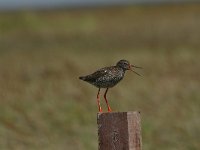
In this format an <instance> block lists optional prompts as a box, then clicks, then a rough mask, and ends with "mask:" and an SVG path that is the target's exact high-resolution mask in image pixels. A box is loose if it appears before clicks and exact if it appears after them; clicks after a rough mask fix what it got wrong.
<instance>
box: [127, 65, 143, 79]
mask: <svg viewBox="0 0 200 150" xmlns="http://www.w3.org/2000/svg"><path fill="white" fill-rule="evenodd" d="M133 68H139V69H142V67H138V66H135V65H130V67H129V70H131V71H132V72H134V73H135V74H137V75H139V76H141V75H140V74H139V73H137V72H136V71H134V70H133Z"/></svg>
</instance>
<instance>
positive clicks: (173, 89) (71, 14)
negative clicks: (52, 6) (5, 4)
mask: <svg viewBox="0 0 200 150" xmlns="http://www.w3.org/2000/svg"><path fill="white" fill-rule="evenodd" d="M120 59H127V60H129V61H130V62H131V63H133V64H135V65H138V66H141V67H143V68H144V69H143V70H140V73H141V74H142V77H139V76H137V75H135V74H134V73H132V72H127V73H126V77H125V79H124V80H123V81H122V82H121V83H119V84H118V85H117V86H116V87H114V88H112V89H110V90H109V92H108V99H109V102H110V105H111V107H112V109H113V110H114V111H129V110H130V111H135V110H139V111H141V114H142V138H143V149H145V150H160V149H162V150H199V149H200V142H199V139H200V117H199V115H200V5H180V6H179V5H174V6H170V5H167V6H164V5H162V6H129V7H116V8H98V9H80V10H78V9H76V10H60V11H40V12H33V11H31V12H30V11H22V12H10V13H0V149H1V150H57V149H59V150H66V149H67V150H95V149H97V145H98V143H97V125H96V113H97V105H96V93H97V88H95V87H93V86H91V85H89V84H87V83H85V82H82V81H80V80H79V79H78V77H79V76H81V75H86V74H89V73H92V72H93V71H94V70H96V69H98V68H101V67H104V66H109V65H114V64H115V63H116V62H117V61H118V60H120ZM102 92H103V91H102ZM102 94H103V93H102ZM101 98H102V99H101V100H102V105H103V110H105V111H106V105H105V102H104V101H103V97H101Z"/></svg>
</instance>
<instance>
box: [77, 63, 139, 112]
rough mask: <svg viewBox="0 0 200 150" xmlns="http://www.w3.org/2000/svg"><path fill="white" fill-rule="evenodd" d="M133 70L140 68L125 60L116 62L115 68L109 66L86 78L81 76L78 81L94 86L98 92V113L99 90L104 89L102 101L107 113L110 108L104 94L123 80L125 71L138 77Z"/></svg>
mask: <svg viewBox="0 0 200 150" xmlns="http://www.w3.org/2000/svg"><path fill="white" fill-rule="evenodd" d="M133 68H141V67H137V66H135V65H131V64H130V63H129V61H127V60H120V61H118V62H117V64H116V65H115V66H110V67H104V68H101V69H99V70H97V71H95V72H94V73H92V74H90V75H87V76H81V77H79V79H81V80H83V81H86V82H88V83H90V84H92V85H94V86H96V87H97V88H98V89H99V90H98V93H97V104H98V109H99V112H102V108H101V105H100V99H99V94H100V89H101V88H106V91H105V93H104V99H105V101H106V104H107V107H108V112H111V111H112V110H111V108H110V106H109V104H108V100H107V98H106V94H107V92H108V89H109V88H111V87H113V86H115V85H116V84H117V83H119V81H121V80H122V79H123V78H124V74H125V72H126V71H127V70H131V71H133V72H134V73H136V74H137V75H139V76H140V74H138V73H137V72H135V71H134V70H133Z"/></svg>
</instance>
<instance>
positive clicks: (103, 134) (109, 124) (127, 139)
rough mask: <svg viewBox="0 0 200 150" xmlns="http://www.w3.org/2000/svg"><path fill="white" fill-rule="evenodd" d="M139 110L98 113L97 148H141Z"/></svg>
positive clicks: (103, 149)
mask: <svg viewBox="0 0 200 150" xmlns="http://www.w3.org/2000/svg"><path fill="white" fill-rule="evenodd" d="M140 122H141V119H140V112H111V113H98V114H97V124H98V138H99V147H98V149H99V150H142V136H141V125H140Z"/></svg>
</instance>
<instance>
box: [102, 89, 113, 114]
mask: <svg viewBox="0 0 200 150" xmlns="http://www.w3.org/2000/svg"><path fill="white" fill-rule="evenodd" d="M107 92H108V88H107V89H106V92H105V93H104V99H105V101H106V104H107V107H108V112H111V111H112V110H111V108H110V106H109V104H108V100H107V98H106V94H107Z"/></svg>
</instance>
